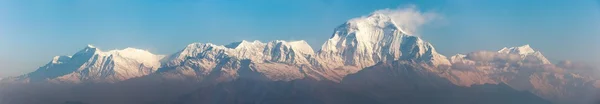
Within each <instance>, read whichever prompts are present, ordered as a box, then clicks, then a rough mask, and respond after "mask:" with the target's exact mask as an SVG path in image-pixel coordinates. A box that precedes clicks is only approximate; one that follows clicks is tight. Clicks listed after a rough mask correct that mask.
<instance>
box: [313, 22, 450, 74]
mask: <svg viewBox="0 0 600 104" xmlns="http://www.w3.org/2000/svg"><path fill="white" fill-rule="evenodd" d="M397 26H398V25H397V24H396V23H395V22H394V21H393V20H392V19H391V18H390V17H389V16H388V15H385V14H382V13H373V14H371V15H369V16H367V17H360V18H354V19H351V20H350V21H348V22H346V23H345V24H343V25H341V26H339V27H338V28H336V29H335V31H334V34H333V36H332V37H331V38H330V39H329V40H327V41H326V42H325V44H323V46H322V48H321V50H320V51H319V52H318V55H317V56H318V59H319V60H323V61H320V62H322V63H319V65H321V66H323V67H324V68H328V69H332V68H337V67H341V66H356V67H358V68H364V67H368V66H372V65H374V64H376V63H378V62H389V61H394V60H415V61H419V62H425V63H428V64H431V65H450V62H449V61H448V59H447V58H446V57H445V56H443V55H441V54H438V53H437V52H436V51H435V49H434V48H433V46H432V45H431V44H430V43H428V42H425V41H423V40H421V39H420V38H419V37H416V36H411V34H407V33H406V32H404V31H403V30H402V29H400V28H399V27H397ZM325 60H326V61H325Z"/></svg>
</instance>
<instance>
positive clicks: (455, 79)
mask: <svg viewBox="0 0 600 104" xmlns="http://www.w3.org/2000/svg"><path fill="white" fill-rule="evenodd" d="M394 20H395V19H393V18H392V17H391V16H390V14H386V13H385V12H374V13H372V14H370V15H368V16H363V17H358V18H354V19H351V20H349V21H348V22H346V23H344V24H342V25H340V26H339V27H337V28H335V29H334V33H333V35H332V36H331V37H330V38H329V40H327V41H326V42H325V43H324V44H323V45H322V46H321V48H320V50H318V51H314V50H313V48H312V47H311V46H310V45H308V44H307V43H306V42H305V41H283V40H275V41H270V42H266V43H263V42H260V41H241V42H235V43H231V44H228V45H215V44H211V43H192V44H189V45H187V46H185V48H183V49H182V50H181V51H179V52H176V53H174V54H171V55H155V54H152V53H150V52H148V51H144V50H140V49H135V48H126V49H123V50H111V51H102V50H100V49H98V48H96V47H94V46H91V45H88V46H87V47H85V48H83V49H82V50H81V51H79V52H77V53H76V54H74V55H72V56H56V57H54V58H53V59H52V61H51V62H49V63H48V64H46V65H45V66H42V67H40V68H39V69H37V70H36V71H34V72H31V73H28V74H25V75H22V76H18V77H13V78H6V79H2V84H3V88H2V89H0V91H1V92H0V94H1V95H0V98H1V99H0V103H2V104H4V103H6V104H36V103H59V104H60V103H72V102H76V103H90V104H106V103H110V104H147V103H156V104H165V103H175V104H188V103H219V104H220V103H302V104H306V103H310V104H314V103H344V104H346V103H385V104H388V103H451V104H465V103H477V104H480V103H487V104H504V103H521V104H546V103H569V104H587V103H595V102H596V99H597V97H596V93H595V92H597V90H598V89H599V88H598V87H600V86H598V84H600V83H598V78H600V77H598V76H596V75H595V74H592V73H593V72H594V71H593V70H594V68H593V67H583V68H584V69H586V70H589V71H583V70H575V69H574V66H575V65H573V64H572V63H571V62H569V61H565V62H562V63H561V64H558V65H555V64H552V63H551V62H550V61H548V59H546V57H545V56H544V55H543V54H542V52H539V51H536V50H534V49H533V48H531V46H529V45H524V46H518V47H505V48H501V49H500V48H499V50H498V51H477V52H471V53H466V54H457V55H453V56H450V57H446V56H444V55H441V54H439V53H438V52H436V49H435V48H434V46H433V45H432V44H430V43H428V42H426V41H424V40H422V39H421V38H419V37H417V36H414V35H411V34H410V33H409V32H406V31H404V29H405V28H403V27H401V26H404V25H403V24H402V23H398V22H397V21H394ZM580 68H581V67H578V68H577V69H580ZM32 99H33V100H32Z"/></svg>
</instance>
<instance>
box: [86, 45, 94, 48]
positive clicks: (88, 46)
mask: <svg viewBox="0 0 600 104" xmlns="http://www.w3.org/2000/svg"><path fill="white" fill-rule="evenodd" d="M86 48H96V47H95V46H94V45H92V44H88V45H87V47H86Z"/></svg>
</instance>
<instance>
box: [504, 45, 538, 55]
mask: <svg viewBox="0 0 600 104" xmlns="http://www.w3.org/2000/svg"><path fill="white" fill-rule="evenodd" d="M498 52H499V53H512V54H521V55H524V54H531V53H534V52H536V51H535V50H533V48H531V46H529V44H525V45H523V46H519V47H510V48H507V47H504V48H502V49H501V50H500V51H498Z"/></svg>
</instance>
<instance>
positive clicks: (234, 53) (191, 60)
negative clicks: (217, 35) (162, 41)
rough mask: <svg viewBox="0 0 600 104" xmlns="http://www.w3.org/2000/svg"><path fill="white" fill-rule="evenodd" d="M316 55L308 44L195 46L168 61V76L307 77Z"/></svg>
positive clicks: (282, 42) (281, 78)
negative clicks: (313, 57) (311, 62)
mask: <svg viewBox="0 0 600 104" xmlns="http://www.w3.org/2000/svg"><path fill="white" fill-rule="evenodd" d="M313 54H314V51H313V50H312V48H311V47H310V46H309V45H308V44H307V43H306V42H305V41H292V42H287V41H281V40H277V41H271V42H268V43H262V42H260V41H253V42H248V41H241V42H235V43H231V44H229V45H225V46H223V45H214V44H211V43H207V44H204V43H193V44H190V45H188V46H187V47H186V48H185V49H183V50H182V51H180V52H178V53H176V54H174V55H172V56H170V57H169V58H168V60H166V64H165V65H164V68H163V69H162V70H163V71H166V73H165V74H164V75H165V76H167V77H179V78H181V77H192V78H198V79H204V78H206V77H210V78H213V79H214V80H219V81H221V80H223V81H225V80H232V79H235V78H237V77H254V78H261V79H268V80H293V79H300V78H304V77H305V76H306V75H307V74H309V73H308V72H311V71H312V70H310V68H311V65H310V58H311V57H312V55H313Z"/></svg>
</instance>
